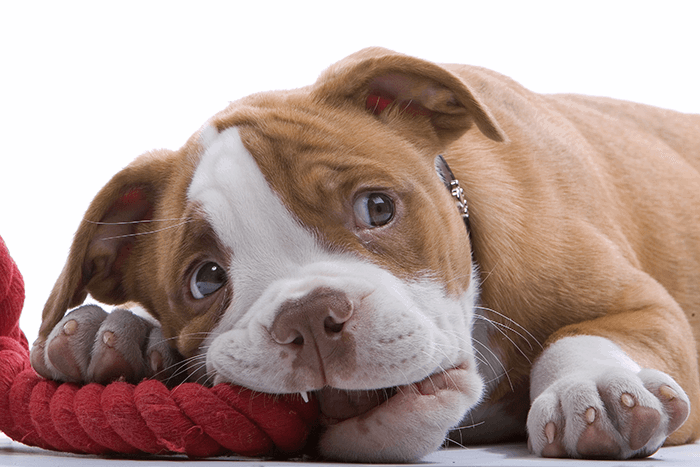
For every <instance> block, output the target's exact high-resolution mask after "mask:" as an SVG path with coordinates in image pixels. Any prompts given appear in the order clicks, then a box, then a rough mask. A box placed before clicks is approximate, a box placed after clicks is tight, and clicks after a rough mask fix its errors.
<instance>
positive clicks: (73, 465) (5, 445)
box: [0, 434, 700, 467]
mask: <svg viewBox="0 0 700 467" xmlns="http://www.w3.org/2000/svg"><path fill="white" fill-rule="evenodd" d="M232 461H233V462H236V465H237V466H253V465H255V466H260V467H273V466H287V467H297V466H304V465H310V466H314V467H320V466H322V465H332V464H321V463H304V462H278V461H261V460H259V459H245V458H232V457H220V458H214V459H208V460H189V459H187V458H185V457H159V458H153V459H148V460H132V459H114V458H96V457H93V456H75V455H71V454H62V453H56V452H51V451H44V450H42V449H38V448H31V447H27V446H24V445H22V444H19V443H15V442H13V441H11V440H10V439H8V438H7V437H5V436H4V435H2V434H0V467H9V466H19V467H67V466H70V467H92V466H94V465H95V464H97V463H99V465H100V466H107V467H127V466H128V467H137V466H143V467H156V466H169V467H172V466H173V465H174V464H178V463H186V464H187V466H188V467H200V466H214V465H216V464H219V463H221V462H232ZM422 464H423V465H430V466H436V467H442V466H445V467H447V466H450V467H454V466H463V465H474V466H499V467H504V466H505V467H507V466H513V467H521V466H524V467H527V466H533V467H534V466H558V465H565V466H567V467H568V466H572V467H577V466H584V465H586V466H593V467H612V466H615V467H620V466H624V465H625V464H627V465H629V466H630V467H646V466H660V465H663V466H664V467H677V466H688V467H690V466H694V467H698V466H700V444H694V445H690V446H680V447H673V448H663V449H661V450H660V451H659V452H657V453H656V454H655V455H654V456H653V457H651V458H648V459H639V460H634V461H629V462H620V461H579V460H562V459H540V458H536V457H533V456H531V455H530V454H529V453H528V451H527V447H526V446H525V445H524V444H505V445H497V446H483V447H474V448H467V449H447V450H443V451H439V452H436V453H434V454H431V455H430V456H428V457H427V458H425V459H424V460H423V462H422Z"/></svg>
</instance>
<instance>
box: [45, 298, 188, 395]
mask: <svg viewBox="0 0 700 467" xmlns="http://www.w3.org/2000/svg"><path fill="white" fill-rule="evenodd" d="M31 357H32V366H33V367H34V369H35V370H36V371H37V373H39V374H40V375H42V376H44V377H45V378H49V379H54V380H57V381H69V382H74V383H90V382H96V383H101V384H107V383H109V382H112V381H115V380H124V381H128V382H131V383H138V382H139V381H141V380H142V379H144V378H150V377H155V378H158V379H161V380H167V379H168V378H169V377H170V376H172V375H171V373H172V371H173V369H174V368H175V367H176V366H177V365H176V363H177V362H178V361H179V360H180V359H181V357H179V354H177V352H175V351H174V350H173V349H172V348H171V347H170V346H169V345H168V344H167V342H166V341H165V339H164V338H163V335H162V333H161V330H160V328H159V327H157V326H154V325H152V324H151V323H149V322H148V321H146V320H145V319H143V318H141V317H139V316H137V315H135V314H133V313H131V312H130V311H127V310H123V309H116V310H114V311H112V312H111V313H106V312H105V311H104V310H103V309H102V308H100V307H98V306H95V305H85V306H82V307H80V308H76V309H75V310H73V311H71V312H70V313H68V314H67V315H66V316H65V317H64V318H63V320H61V322H59V323H58V325H56V327H55V328H54V329H53V330H52V331H51V333H50V334H49V337H48V338H47V339H46V341H45V342H41V341H39V342H37V343H35V345H34V348H33V349H32V356H31Z"/></svg>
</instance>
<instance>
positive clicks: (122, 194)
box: [39, 151, 173, 340]
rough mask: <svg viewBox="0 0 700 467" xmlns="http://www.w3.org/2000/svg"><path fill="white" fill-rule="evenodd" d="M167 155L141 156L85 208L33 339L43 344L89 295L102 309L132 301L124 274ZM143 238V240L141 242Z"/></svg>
mask: <svg viewBox="0 0 700 467" xmlns="http://www.w3.org/2000/svg"><path fill="white" fill-rule="evenodd" d="M172 154H173V153H172V152H170V151H159V152H153V153H148V154H145V155H143V156H141V157H139V158H138V159H136V160H135V161H134V162H132V163H131V164H130V165H129V166H128V167H126V168H125V169H124V170H122V171H121V172H119V173H118V174H117V175H115V176H114V177H113V178H112V180H110V181H109V182H108V183H107V185H105V186H104V187H103V188H102V190H100V192H99V193H98V194H97V196H96V197H95V199H94V200H93V201H92V203H91V204H90V207H89V208H88V210H87V212H86V213H85V216H84V218H83V221H82V223H81V224H80V226H79V227H78V230H77V232H76V234H75V237H74V238H73V244H72V246H71V249H70V253H69V255H68V259H67V261H66V264H65V266H64V268H63V271H62V272H61V274H60V276H59V277H58V279H57V281H56V284H55V285H54V287H53V290H52V291H51V294H50V295H49V298H48V300H47V302H46V305H45V306H44V311H43V314H42V323H41V328H40V330H39V338H40V339H41V340H43V339H46V338H47V337H48V335H49V333H50V332H51V330H52V329H53V328H54V327H55V326H56V324H58V322H59V321H60V320H61V319H62V318H63V315H64V314H65V313H66V311H67V310H69V309H71V308H74V307H76V306H78V305H80V304H81V303H83V301H84V300H85V298H86V296H87V294H88V293H90V294H91V295H92V296H93V297H94V298H95V299H96V300H98V301H100V302H103V303H106V304H120V303H124V302H127V301H129V300H132V299H133V298H132V297H130V296H129V295H130V294H129V293H128V291H127V289H126V288H125V287H124V271H125V268H126V265H127V263H128V262H129V261H130V259H131V256H132V254H133V252H134V250H135V247H136V246H137V243H138V242H140V241H142V237H144V236H143V235H140V234H142V233H143V232H144V231H146V229H149V228H151V227H150V226H149V222H148V221H149V220H151V219H152V218H153V215H154V212H155V210H156V207H157V203H158V200H159V199H160V197H161V195H162V191H163V190H164V189H165V187H167V184H168V183H169V179H170V173H171V169H170V167H171V164H170V163H169V162H168V160H169V159H172V158H171V157H168V156H170V155H172ZM145 237H148V236H145Z"/></svg>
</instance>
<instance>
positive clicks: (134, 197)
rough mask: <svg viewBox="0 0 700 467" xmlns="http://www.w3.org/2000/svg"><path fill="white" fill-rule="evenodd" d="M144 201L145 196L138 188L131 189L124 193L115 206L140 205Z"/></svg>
mask: <svg viewBox="0 0 700 467" xmlns="http://www.w3.org/2000/svg"><path fill="white" fill-rule="evenodd" d="M145 200H146V196H145V195H144V193H143V190H142V189H141V188H138V187H134V188H131V189H130V190H129V191H127V192H126V193H124V194H123V195H122V196H121V198H119V200H117V202H116V203H115V204H118V205H127V206H128V205H131V204H134V203H141V202H144V201H145Z"/></svg>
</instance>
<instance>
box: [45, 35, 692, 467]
mask: <svg viewBox="0 0 700 467" xmlns="http://www.w3.org/2000/svg"><path fill="white" fill-rule="evenodd" d="M439 156H440V157H439ZM443 160H444V161H446V163H443ZM448 164H449V165H448ZM699 171H700V116H697V115H683V114H679V113H676V112H672V111H667V110H661V109H656V108H652V107H647V106H643V105H637V104H632V103H628V102H619V101H615V100H611V99H604V98H592V97H583V96H575V95H539V94H535V93H532V92H530V91H528V90H526V89H524V88H523V87H521V86H520V85H518V84H517V83H515V82H514V81H512V80H510V79H508V78H506V77H504V76H501V75H499V74H497V73H494V72H492V71H489V70H485V69H481V68H476V67H470V66H462V65H438V64H434V63H430V62H427V61H423V60H419V59H416V58H412V57H408V56H405V55H401V54H398V53H394V52H391V51H388V50H384V49H378V48H372V49H367V50H363V51H360V52H358V53H356V54H354V55H351V56H350V57H348V58H346V59H344V60H342V61H340V62H339V63H337V64H335V65H333V66H331V67H330V68H329V69H328V70H326V71H325V72H324V73H322V74H321V76H320V77H319V79H318V81H317V82H316V83H315V84H313V85H311V86H309V87H306V88H302V89H298V90H292V91H284V92H270V93H263V94H256V95H253V96H250V97H247V98H244V99H241V100H240V101H237V102H234V103H233V104H231V105H230V106H229V107H228V108H226V109H225V110H223V111H222V112H220V113H219V114H217V115H215V116H214V117H213V118H211V120H209V121H208V122H207V123H206V124H205V125H204V126H203V127H202V128H201V129H200V130H199V131H198V132H197V133H195V135H194V136H192V138H191V139H190V140H189V141H188V142H187V143H186V144H185V146H184V147H182V148H181V149H180V150H178V151H174V152H173V151H164V150H163V151H155V152H151V153H148V154H145V155H143V156H141V157H139V158H138V159H136V160H135V161H134V162H133V163H132V164H131V165H129V166H128V167H126V168H125V169H124V170H123V171H121V172H119V173H118V174H117V175H115V177H114V178H113V179H112V180H111V181H110V182H109V183H108V184H107V185H106V186H105V187H104V188H103V189H102V190H101V191H100V192H99V193H98V194H97V196H96V197H95V199H94V201H93V202H92V204H91V205H90V207H89V209H88V211H87V213H86V215H85V218H84V221H83V222H82V224H81V225H80V226H79V228H78V231H77V233H76V235H75V239H74V242H73V245H72V248H71V250H70V254H69V256H68V260H67V262H66V265H65V268H64V269H63V272H62V273H61V275H60V277H59V278H58V280H57V282H56V285H55V287H54V289H53V291H52V293H51V295H50V297H49V299H48V302H47V304H46V307H45V309H44V313H43V323H42V327H41V331H40V335H39V339H38V340H37V342H36V344H35V346H34V348H33V350H32V362H33V365H34V367H35V368H36V370H37V371H38V372H39V373H41V374H42V375H44V376H47V377H49V378H55V379H57V380H64V381H75V382H81V383H86V382H89V381H99V382H108V381H111V380H113V379H115V378H126V379H127V380H132V381H138V380H140V379H141V378H146V377H159V378H161V379H164V380H166V381H170V382H171V383H176V382H178V381H180V380H181V379H182V378H183V377H185V376H186V377H187V378H189V379H190V380H198V381H201V382H204V383H206V384H212V385H213V384H218V383H235V384H239V385H242V386H246V387H249V388H251V389H253V390H256V391H262V392H267V393H280V394H283V393H291V394H294V393H297V394H299V396H300V397H303V398H308V397H309V395H310V394H312V393H313V395H314V396H315V397H316V398H317V399H318V401H319V403H320V407H321V411H322V420H321V425H322V428H321V430H322V433H321V435H320V437H319V442H318V450H319V452H320V453H321V454H322V455H323V456H324V457H326V458H330V459H338V460H345V461H363V462H370V461H371V462H397V461H415V460H417V459H420V458H421V457H422V456H424V455H426V454H428V453H430V452H432V451H433V450H435V449H437V448H439V447H440V446H441V445H442V444H443V443H444V442H445V440H446V437H449V439H451V440H453V441H455V442H457V443H459V444H466V443H470V442H495V441H503V440H509V439H515V438H518V437H524V436H525V435H526V434H527V436H528V439H529V445H530V448H531V450H532V452H533V453H535V454H537V455H541V456H547V457H583V458H614V459H626V458H633V457H643V456H648V455H651V454H652V453H654V452H655V451H656V450H657V449H658V448H659V447H660V446H661V445H663V444H664V443H667V444H679V443H687V442H692V441H693V440H695V439H696V438H697V437H698V430H699V429H700V415H698V413H699V412H698V410H697V407H698V403H699V402H700V399H699V397H700V393H699V381H698V357H697V356H698V353H697V352H698V351H697V348H696V338H697V336H698V335H699V332H700V324H699V323H700V317H699V315H700V173H699ZM446 187H447V188H446ZM465 220H466V221H467V222H465ZM87 294H90V295H91V296H92V297H93V298H94V299H96V300H98V301H99V302H102V303H106V304H123V303H125V302H134V303H136V304H138V305H139V306H140V307H142V308H143V309H145V310H146V311H147V312H148V314H150V315H151V316H152V317H154V318H155V319H156V320H157V322H158V323H159V324H158V325H154V324H153V323H152V322H149V321H147V320H144V319H142V318H139V317H137V316H136V315H134V314H132V313H131V312H129V311H127V309H130V308H129V307H128V306H127V307H125V308H126V309H119V310H117V311H114V312H112V313H111V314H107V313H105V312H104V311H102V310H101V309H100V308H98V307H96V306H84V307H81V308H78V309H77V310H76V311H73V312H72V313H70V314H68V315H66V316H65V317H64V315H65V313H66V311H67V310H69V309H71V308H74V307H76V306H78V305H80V304H81V303H83V301H84V300H85V298H86V296H87ZM180 360H182V361H180ZM179 361H180V362H179ZM178 362H179V363H178ZM183 375H184V376H183Z"/></svg>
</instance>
